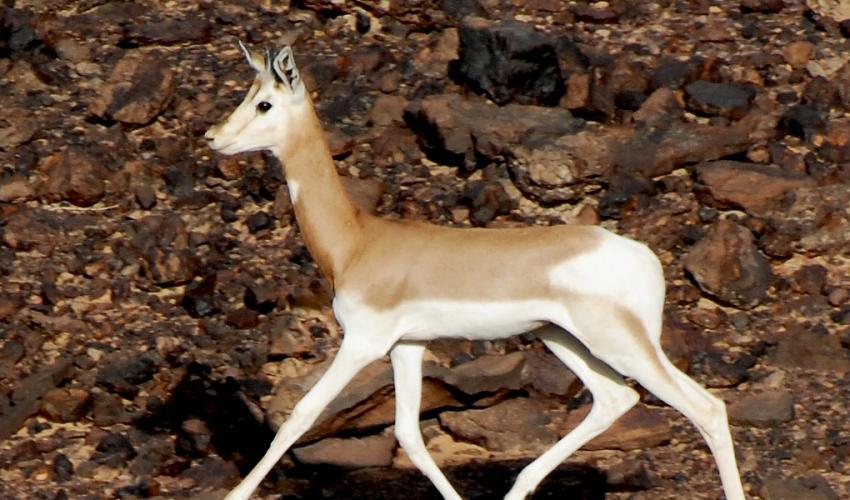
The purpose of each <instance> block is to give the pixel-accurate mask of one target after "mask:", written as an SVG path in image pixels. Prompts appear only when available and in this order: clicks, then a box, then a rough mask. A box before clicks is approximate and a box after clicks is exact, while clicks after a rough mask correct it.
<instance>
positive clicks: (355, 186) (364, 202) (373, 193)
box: [340, 176, 385, 214]
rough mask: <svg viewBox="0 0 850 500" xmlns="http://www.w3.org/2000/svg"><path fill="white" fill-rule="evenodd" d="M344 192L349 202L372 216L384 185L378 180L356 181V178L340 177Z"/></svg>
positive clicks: (382, 192)
mask: <svg viewBox="0 0 850 500" xmlns="http://www.w3.org/2000/svg"><path fill="white" fill-rule="evenodd" d="M340 179H341V180H342V185H343V187H344V188H345V192H346V193H347V194H348V196H349V197H350V198H351V201H352V202H353V203H354V204H355V205H356V206H357V207H358V208H360V209H362V210H365V211H366V212H367V213H370V214H373V213H375V210H376V209H377V208H378V203H379V202H380V201H381V196H382V195H383V194H384V189H385V188H384V183H383V182H381V181H380V180H378V179H374V178H370V179H358V178H356V177H347V176H343V177H340Z"/></svg>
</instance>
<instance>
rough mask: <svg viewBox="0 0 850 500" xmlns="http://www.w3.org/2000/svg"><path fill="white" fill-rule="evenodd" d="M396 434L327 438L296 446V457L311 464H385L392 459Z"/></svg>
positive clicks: (390, 462)
mask: <svg viewBox="0 0 850 500" xmlns="http://www.w3.org/2000/svg"><path fill="white" fill-rule="evenodd" d="M395 446H396V439H395V437H394V436H368V437H365V438H349V439H339V438H328V439H323V440H321V441H319V442H317V443H315V444H311V445H309V446H304V447H303V448H295V449H294V450H293V453H295V458H297V459H298V461H299V462H301V463H305V464H308V465H321V464H325V465H335V466H337V467H349V468H359V467H386V466H389V465H390V464H392V462H393V451H394V450H395Z"/></svg>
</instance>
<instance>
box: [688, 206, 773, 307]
mask: <svg viewBox="0 0 850 500" xmlns="http://www.w3.org/2000/svg"><path fill="white" fill-rule="evenodd" d="M684 265H685V269H686V270H687V271H688V272H689V273H690V274H691V276H693V277H694V279H695V280H696V282H697V284H698V285H699V286H700V288H701V289H702V290H703V291H704V292H707V293H709V294H711V295H714V296H715V297H717V298H718V299H720V300H721V301H723V302H726V303H729V304H732V305H734V306H736V307H740V308H743V309H749V308H752V307H755V306H756V305H758V304H759V303H760V302H761V301H762V300H763V299H764V297H765V295H766V293H767V289H768V287H770V285H771V283H772V282H773V272H772V270H771V267H770V263H769V262H768V261H767V259H766V258H765V257H764V255H762V254H761V252H759V250H758V248H756V246H755V243H754V239H753V235H752V233H751V232H750V231H749V230H748V229H746V228H744V227H742V226H739V225H738V224H735V223H734V222H732V221H729V220H726V219H723V220H720V221H718V222H716V223H715V224H714V225H713V226H711V227H710V228H709V230H708V231H707V232H706V234H705V236H704V237H703V238H702V239H701V240H700V241H699V242H697V244H696V245H694V246H693V248H692V249H691V251H690V252H689V253H688V255H687V256H685V259H684Z"/></svg>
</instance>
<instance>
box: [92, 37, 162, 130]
mask: <svg viewBox="0 0 850 500" xmlns="http://www.w3.org/2000/svg"><path fill="white" fill-rule="evenodd" d="M159 58H160V54H159V53H158V52H156V51H154V52H138V51H131V52H130V53H128V54H127V55H126V56H124V58H122V59H121V60H120V61H118V64H117V65H116V66H115V68H114V69H113V70H112V75H111V76H110V77H109V81H108V82H107V84H106V87H105V88H104V89H103V90H102V91H101V93H100V94H99V96H98V97H97V98H96V99H95V100H94V101H92V103H91V104H90V106H89V110H90V111H91V112H92V114H94V115H96V116H98V117H100V118H102V119H104V120H116V121H119V122H121V123H126V124H128V125H145V124H147V123H150V122H151V121H152V120H154V119H155V118H156V117H157V116H158V115H159V114H160V113H161V112H162V111H163V110H164V109H165V108H166V106H167V105H168V104H169V102H170V101H171V98H172V94H173V92H174V86H175V80H174V75H173V72H172V70H171V67H170V66H169V65H167V64H162V62H161V61H160V60H159Z"/></svg>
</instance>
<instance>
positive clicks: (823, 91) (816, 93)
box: [803, 76, 841, 111]
mask: <svg viewBox="0 0 850 500" xmlns="http://www.w3.org/2000/svg"><path fill="white" fill-rule="evenodd" d="M803 102H804V103H805V104H811V105H813V106H815V107H816V108H818V109H822V110H825V111H826V110H829V109H830V108H833V107H838V106H840V105H841V91H840V90H839V84H838V83H837V82H835V81H833V80H827V79H826V78H824V77H822V76H816V77H815V78H812V80H811V81H810V82H809V83H808V84H807V85H806V89H805V90H804V91H803Z"/></svg>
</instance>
